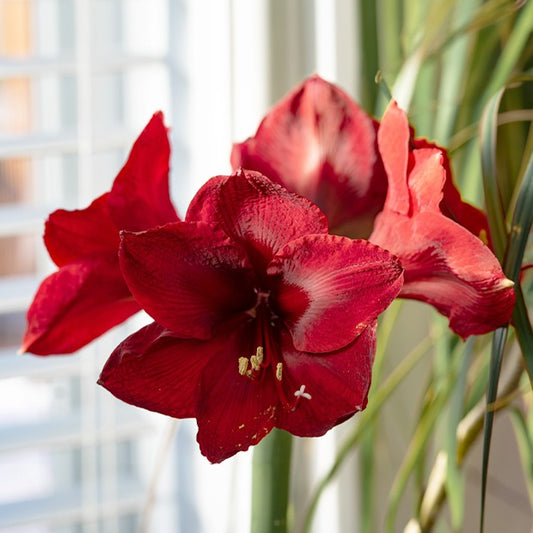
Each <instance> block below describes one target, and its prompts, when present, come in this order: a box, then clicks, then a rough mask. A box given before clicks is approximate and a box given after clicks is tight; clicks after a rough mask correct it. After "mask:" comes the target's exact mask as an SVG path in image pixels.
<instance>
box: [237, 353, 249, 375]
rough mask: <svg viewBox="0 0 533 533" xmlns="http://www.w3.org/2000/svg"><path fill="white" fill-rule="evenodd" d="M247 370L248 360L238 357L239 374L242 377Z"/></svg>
mask: <svg viewBox="0 0 533 533" xmlns="http://www.w3.org/2000/svg"><path fill="white" fill-rule="evenodd" d="M247 370H248V359H247V358H246V357H239V374H240V375H241V376H244V375H245V374H246V371H247Z"/></svg>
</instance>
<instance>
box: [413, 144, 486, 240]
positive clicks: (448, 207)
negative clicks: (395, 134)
mask: <svg viewBox="0 0 533 533" xmlns="http://www.w3.org/2000/svg"><path fill="white" fill-rule="evenodd" d="M412 142H413V144H414V146H415V148H432V149H438V150H439V151H440V153H441V156H442V165H443V167H444V170H445V172H446V181H445V182H444V188H443V191H442V192H443V198H442V201H441V203H440V210H441V211H442V214H443V215H445V216H447V217H448V218H451V219H452V220H454V221H455V222H457V223H458V224H460V225H461V226H463V227H464V228H466V229H467V230H468V231H470V232H471V233H473V234H474V235H475V236H476V237H479V238H480V239H481V240H482V241H483V242H485V243H486V244H488V245H489V246H490V233H489V223H488V220H487V217H486V215H485V213H483V211H481V210H480V209H478V208H477V207H474V206H473V205H470V204H468V203H466V202H463V200H462V199H461V194H460V192H459V190H458V189H457V187H456V185H455V183H454V182H453V178H452V170H451V165H450V160H449V158H448V154H447V153H446V150H444V149H443V148H441V147H439V146H437V145H436V144H433V143H430V142H429V141H427V140H426V139H413V140H412Z"/></svg>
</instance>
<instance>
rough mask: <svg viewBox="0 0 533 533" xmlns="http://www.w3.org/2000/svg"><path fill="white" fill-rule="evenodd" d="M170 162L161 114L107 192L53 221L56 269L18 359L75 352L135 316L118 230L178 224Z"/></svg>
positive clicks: (48, 237) (40, 293) (40, 294)
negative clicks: (28, 354)
mask: <svg viewBox="0 0 533 533" xmlns="http://www.w3.org/2000/svg"><path fill="white" fill-rule="evenodd" d="M169 156H170V145H169V141H168V133H167V129H166V127H165V125H164V123H163V114H162V113H160V112H159V113H156V114H155V115H154V116H153V117H152V119H151V120H150V122H149V123H148V125H147V126H146V128H145V129H144V131H143V132H142V133H141V135H140V136H139V138H138V139H137V141H136V142H135V144H134V145H133V148H132V150H131V153H130V155H129V158H128V160H127V162H126V164H125V165H124V167H123V168H122V169H121V171H120V172H119V174H118V175H117V177H116V178H115V181H114V183H113V186H112V188H111V191H110V192H108V193H105V194H103V195H102V196H100V197H99V198H97V199H96V200H94V202H92V203H91V205H90V206H89V207H87V208H86V209H82V210H75V211H65V210H63V209H60V210H58V211H55V212H54V213H52V214H51V215H50V217H49V218H48V220H47V222H46V225H45V233H44V242H45V244H46V247H47V249H48V252H49V254H50V257H51V258H52V260H53V261H54V263H55V264H56V265H57V266H58V267H59V270H57V271H56V272H55V273H53V274H51V275H50V276H48V277H47V278H46V279H45V280H44V281H43V282H42V283H41V285H40V287H39V289H38V290H37V294H36V295H35V297H34V299H33V302H32V304H31V306H30V308H29V310H28V314H27V321H28V325H27V329H26V332H25V333H24V338H23V340H22V347H21V351H22V352H32V353H34V354H37V355H49V354H60V353H71V352H74V351H76V350H78V349H79V348H81V347H82V346H84V345H86V344H87V343H89V342H90V341H92V340H94V339H95V338H97V337H98V336H100V335H102V334H103V333H104V332H106V331H107V330H109V329H110V328H112V327H113V326H116V325H117V324H119V323H121V322H123V321H124V320H126V319H127V318H128V317H130V316H131V315H132V314H134V313H136V312H137V311H139V310H140V306H139V304H138V303H137V302H135V300H134V299H133V297H132V295H131V293H130V291H129V289H128V287H127V285H126V284H125V282H124V279H123V277H122V273H121V272H120V267H119V263H118V246H119V242H120V239H119V231H120V230H123V229H125V230H130V231H139V230H144V229H147V228H151V227H154V226H158V225H161V224H165V223H167V222H172V221H175V220H177V218H178V217H177V215H176V211H175V210H174V207H173V206H172V203H171V201H170V196H169V184H168V172H169Z"/></svg>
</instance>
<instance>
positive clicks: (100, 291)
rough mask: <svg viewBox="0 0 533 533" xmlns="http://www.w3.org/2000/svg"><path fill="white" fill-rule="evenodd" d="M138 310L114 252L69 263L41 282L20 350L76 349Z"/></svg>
mask: <svg viewBox="0 0 533 533" xmlns="http://www.w3.org/2000/svg"><path fill="white" fill-rule="evenodd" d="M138 310H139V305H138V304H137V303H136V302H135V301H134V300H133V298H132V297H131V294H130V292H129V290H128V288H127V287H126V284H125V283H124V280H123V279H122V276H121V274H120V270H119V268H118V263H117V259H116V256H114V255H109V256H102V257H94V258H87V259H83V260H79V261H74V262H71V263H68V264H66V265H64V266H63V267H62V268H61V269H60V270H58V271H57V272H55V273H54V274H52V275H51V276H49V277H47V278H46V279H45V280H44V281H43V282H42V283H41V286H40V287H39V290H38V291H37V294H36V295H35V298H34V300H33V302H32V304H31V306H30V308H29V310H28V317H27V318H28V327H27V329H26V332H25V334H24V338H23V341H22V348H21V351H23V352H32V353H34V354H37V355H49V354H58V353H71V352H74V351H76V350H78V349H79V348H81V347H82V346H84V345H85V344H87V343H89V342H90V341H92V340H93V339H96V338H97V337H99V336H100V335H102V333H104V332H106V331H107V330H108V329H110V328H112V327H113V326H116V325H117V324H120V323H121V322H123V321H124V320H126V318H128V317H129V316H131V315H133V314H134V313H136V312H137V311H138Z"/></svg>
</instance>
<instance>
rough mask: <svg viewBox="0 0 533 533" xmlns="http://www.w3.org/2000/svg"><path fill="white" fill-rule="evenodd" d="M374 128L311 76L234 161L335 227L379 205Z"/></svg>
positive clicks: (381, 187) (341, 95) (382, 188)
mask: <svg viewBox="0 0 533 533" xmlns="http://www.w3.org/2000/svg"><path fill="white" fill-rule="evenodd" d="M376 128H377V123H376V122H375V121H374V120H372V118H370V117H369V116H368V115H367V114H366V113H365V112H364V111H363V110H362V109H361V108H359V107H358V106H357V104H356V103H355V102H354V101H353V100H352V98H350V96H348V95H347V94H346V93H345V92H344V91H342V90H341V89H339V88H338V87H336V86H335V85H332V84H330V83H328V82H327V81H325V80H323V79H321V78H320V77H318V76H313V77H311V78H309V79H308V80H306V81H305V82H304V83H303V84H302V85H301V86H299V87H297V88H296V89H295V90H294V91H292V92H291V93H290V94H288V95H287V96H286V97H285V98H284V99H283V100H282V101H281V102H280V103H278V104H277V105H276V106H275V107H274V108H273V109H272V110H271V111H270V112H269V114H268V115H267V116H266V117H265V118H264V119H263V121H262V122H261V124H260V126H259V128H258V130H257V133H256V134H255V136H254V137H252V138H250V139H248V140H247V141H245V142H243V143H241V144H235V145H234V147H233V151H232V155H231V162H232V165H233V168H234V169H237V168H239V167H243V168H248V169H252V170H258V171H260V172H262V173H264V174H265V175H266V176H268V177H269V178H271V179H273V180H274V181H277V182H278V183H282V184H283V185H285V186H286V187H287V188H288V189H289V190H291V191H294V192H297V193H298V194H301V195H302V196H305V197H306V198H308V199H309V200H311V201H312V202H314V203H316V204H317V205H318V206H319V207H320V208H321V209H322V210H323V211H324V212H325V213H326V215H327V216H328V220H329V222H330V225H331V226H332V227H333V226H338V225H340V224H343V223H345V222H346V221H347V220H352V219H353V218H354V217H358V216H360V215H365V214H370V216H374V215H375V213H376V212H377V211H379V209H380V207H381V206H382V205H383V200H384V198H385V194H386V188H387V183H386V176H385V174H384V172H383V168H382V165H381V161H380V160H379V156H378V152H377V145H376V133H375V132H376Z"/></svg>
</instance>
